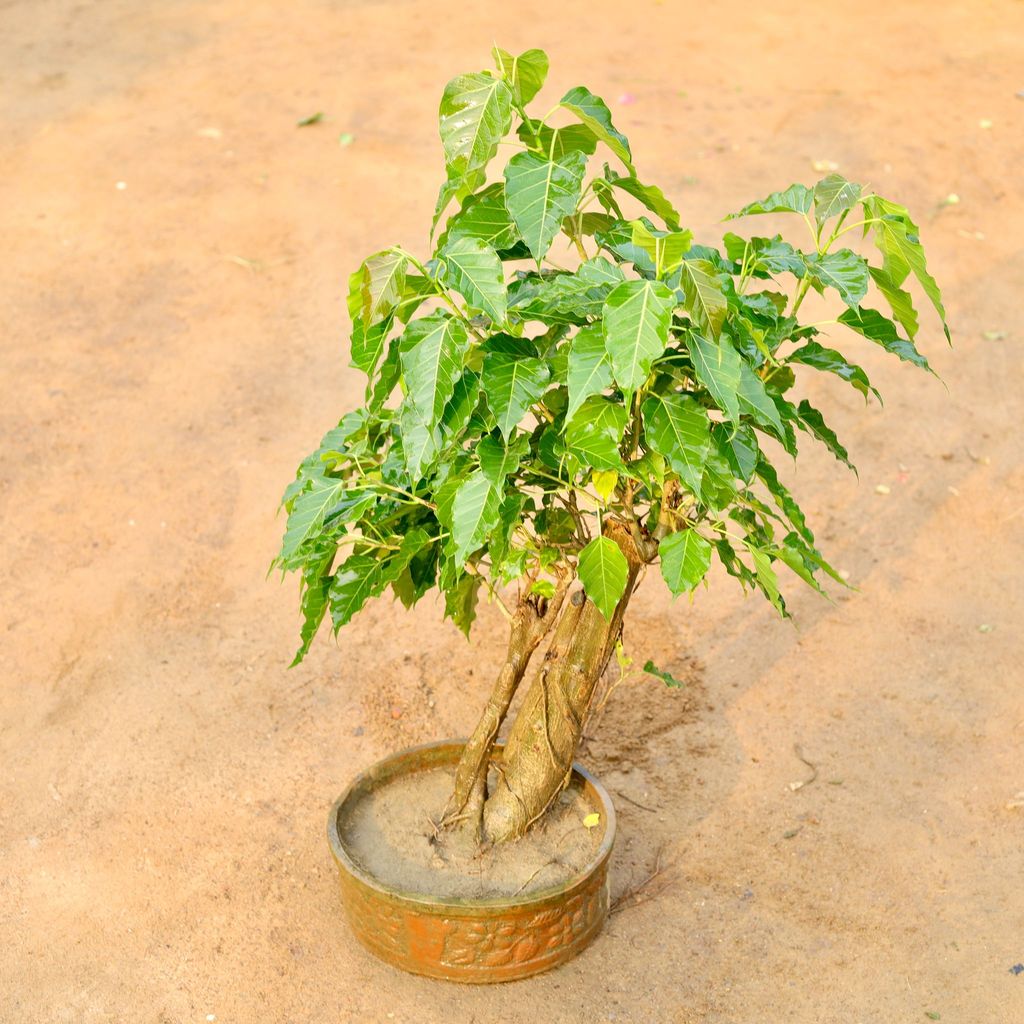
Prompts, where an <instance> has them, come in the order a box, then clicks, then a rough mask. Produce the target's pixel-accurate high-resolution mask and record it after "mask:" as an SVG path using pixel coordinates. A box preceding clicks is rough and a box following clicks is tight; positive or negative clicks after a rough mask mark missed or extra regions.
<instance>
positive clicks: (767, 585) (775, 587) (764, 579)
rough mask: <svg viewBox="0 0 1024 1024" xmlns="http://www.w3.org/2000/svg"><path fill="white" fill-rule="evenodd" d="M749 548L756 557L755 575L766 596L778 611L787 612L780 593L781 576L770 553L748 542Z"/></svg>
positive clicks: (754, 557)
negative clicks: (776, 573)
mask: <svg viewBox="0 0 1024 1024" xmlns="http://www.w3.org/2000/svg"><path fill="white" fill-rule="evenodd" d="M747 550H748V551H749V552H750V556H751V558H753V559H754V575H755V576H756V577H757V582H758V583H759V584H760V586H761V590H762V591H763V592H764V596H765V597H767V598H768V600H769V601H770V602H771V603H772V605H773V606H774V608H775V609H776V611H778V612H779V613H780V614H781V615H785V614H786V606H785V604H784V603H783V601H782V597H781V595H780V594H779V578H778V576H776V575H775V570H774V569H773V568H772V562H771V559H770V558H769V557H768V554H767V553H766V552H764V551H762V550H761V549H760V548H758V547H755V546H754V545H753V544H747Z"/></svg>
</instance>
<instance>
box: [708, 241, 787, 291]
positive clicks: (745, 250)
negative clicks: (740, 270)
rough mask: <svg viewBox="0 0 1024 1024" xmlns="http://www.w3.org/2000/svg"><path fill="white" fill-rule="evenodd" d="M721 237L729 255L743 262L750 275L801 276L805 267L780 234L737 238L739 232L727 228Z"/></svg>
mask: <svg viewBox="0 0 1024 1024" xmlns="http://www.w3.org/2000/svg"><path fill="white" fill-rule="evenodd" d="M722 240H723V242H724V243H725V251H726V253H727V254H728V256H729V258H730V259H731V260H735V261H736V262H737V263H740V264H742V263H744V262H745V263H746V266H747V271H748V273H750V274H752V275H753V276H754V277H762V276H764V275H766V274H767V275H775V274H785V273H789V274H792V275H793V276H794V277H797V278H802V277H803V276H804V273H805V272H806V270H807V265H806V263H805V262H804V256H803V253H801V252H797V250H796V249H794V248H793V246H791V245H790V244H789V242H785V241H783V239H782V236H781V235H776V236H775V237H774V238H740V236H739V235H734V234H732V233H731V232H727V233H726V234H725V235H724V236H723V239H722ZM746 298H748V299H749V298H750V297H749V296H746Z"/></svg>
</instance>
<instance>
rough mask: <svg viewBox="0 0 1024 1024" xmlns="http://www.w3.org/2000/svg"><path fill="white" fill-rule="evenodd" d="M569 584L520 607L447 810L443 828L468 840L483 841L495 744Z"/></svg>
mask: <svg viewBox="0 0 1024 1024" xmlns="http://www.w3.org/2000/svg"><path fill="white" fill-rule="evenodd" d="M568 584H569V577H568V576H563V577H562V578H561V579H560V580H559V583H558V586H557V587H556V590H555V593H554V595H553V596H552V597H551V598H550V599H546V598H543V597H540V596H538V595H532V596H528V597H526V598H525V599H523V600H521V601H520V602H519V605H518V607H517V608H516V611H515V615H514V616H513V619H512V627H511V635H510V637H509V643H508V653H507V655H506V658H505V663H504V664H503V665H502V667H501V671H500V672H499V673H498V679H497V681H496V682H495V684H494V689H493V690H492V691H491V695H490V697H488V699H487V705H486V707H485V708H484V712H483V714H482V715H481V716H480V720H479V721H478V722H477V724H476V728H475V729H474V730H473V735H472V736H470V738H469V740H468V741H467V742H466V748H465V750H464V751H463V753H462V757H461V758H460V759H459V764H458V767H457V768H456V771H455V787H454V791H453V793H452V796H451V799H450V800H449V801H448V806H447V807H446V808H445V814H444V819H443V821H442V825H446V826H457V827H458V829H459V831H461V832H464V833H466V834H468V835H470V836H471V837H472V839H473V841H474V842H476V843H479V842H480V840H481V839H482V838H483V837H482V834H481V829H482V825H483V810H484V800H485V797H486V790H487V769H488V766H489V764H490V758H491V750H492V749H493V747H494V741H495V740H496V739H497V737H498V730H499V729H500V728H501V724H502V722H504V720H505V716H506V715H507V714H508V709H509V705H510V704H511V703H512V698H513V697H514V696H515V693H516V690H517V689H518V687H519V684H520V682H521V681H522V679H523V676H524V675H525V674H526V669H527V667H528V666H529V663H530V658H531V657H532V655H533V652H534V651H535V650H536V649H537V646H538V645H539V644H540V642H541V641H542V640H543V639H544V637H545V636H547V634H548V633H549V632H550V630H551V627H552V626H553V625H554V623H555V620H556V619H557V618H558V613H559V611H560V610H561V607H562V604H563V602H564V600H565V593H566V590H567V588H568Z"/></svg>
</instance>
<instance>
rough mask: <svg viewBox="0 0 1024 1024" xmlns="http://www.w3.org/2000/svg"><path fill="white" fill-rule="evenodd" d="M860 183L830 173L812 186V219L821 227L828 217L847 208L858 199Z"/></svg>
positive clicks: (836, 214) (843, 211)
mask: <svg viewBox="0 0 1024 1024" xmlns="http://www.w3.org/2000/svg"><path fill="white" fill-rule="evenodd" d="M860 192H861V189H860V185H856V184H854V183H853V182H852V181H847V180H846V179H845V178H844V177H843V176H842V175H841V174H830V175H828V176H827V177H825V178H822V179H821V181H819V182H818V184H817V185H815V186H814V219H815V220H816V221H817V222H818V227H821V225H822V224H824V223H825V221H827V220H828V219H829V218H830V217H837V216H839V214H841V213H845V212H846V211H847V210H849V209H850V208H851V207H852V206H853V205H854V204H855V203H856V202H857V200H858V199H860Z"/></svg>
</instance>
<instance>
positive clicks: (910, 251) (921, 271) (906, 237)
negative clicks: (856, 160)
mask: <svg viewBox="0 0 1024 1024" xmlns="http://www.w3.org/2000/svg"><path fill="white" fill-rule="evenodd" d="M863 206H864V211H865V213H866V214H868V215H869V216H870V217H873V218H876V223H875V245H876V246H877V247H878V250H879V252H880V253H881V254H882V270H883V271H884V272H885V274H886V276H887V277H888V279H889V281H890V282H891V283H892V286H893V287H895V288H898V287H899V286H900V285H902V284H903V282H904V281H905V280H906V279H907V277H908V275H909V274H910V272H911V271H913V273H914V276H915V277H916V278H917V280H918V282H919V283H920V285H921V288H922V289H923V290H924V293H925V295H927V296H928V298H929V299H930V300H931V303H932V305H933V306H934V307H935V311H936V312H937V313H938V314H939V318H940V319H941V320H942V328H943V331H944V332H945V334H946V339H947V340H949V327H948V326H947V324H946V310H945V307H944V306H943V304H942V293H941V292H940V291H939V286H938V285H937V284H936V283H935V278H933V277H932V276H931V274H930V273H928V265H927V263H926V261H925V256H924V248H923V247H922V246H921V242H920V238H919V235H920V229H919V228H918V226H917V225H916V224H915V223H914V221H913V220H912V219H911V217H910V213H909V212H908V211H907V208H906V207H905V206H900V205H899V204H898V203H893V202H891V201H890V200H888V199H883V198H882V197H881V196H870V197H869V198H867V199H865V200H864V203H863Z"/></svg>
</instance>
